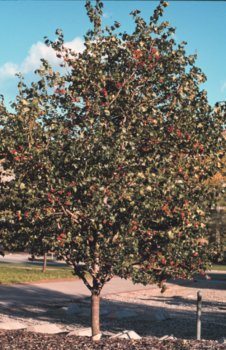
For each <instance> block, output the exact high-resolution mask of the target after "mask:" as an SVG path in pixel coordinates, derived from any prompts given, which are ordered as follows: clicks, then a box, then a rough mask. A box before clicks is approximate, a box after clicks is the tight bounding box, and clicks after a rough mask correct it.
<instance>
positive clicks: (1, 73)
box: [0, 62, 18, 78]
mask: <svg viewBox="0 0 226 350" xmlns="http://www.w3.org/2000/svg"><path fill="white" fill-rule="evenodd" d="M17 72H18V65H17V64H15V63H11V62H8V63H5V64H3V65H2V66H1V67H0V77H2V78H4V77H5V78H8V77H13V76H15V74H16V73H17Z"/></svg>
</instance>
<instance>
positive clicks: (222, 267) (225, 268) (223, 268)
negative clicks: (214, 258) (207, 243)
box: [211, 264, 226, 271]
mask: <svg viewBox="0 0 226 350" xmlns="http://www.w3.org/2000/svg"><path fill="white" fill-rule="evenodd" d="M211 270H218V271H226V265H221V264H217V265H216V264H214V265H213V266H212V269H211Z"/></svg>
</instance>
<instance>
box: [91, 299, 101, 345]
mask: <svg viewBox="0 0 226 350" xmlns="http://www.w3.org/2000/svg"><path fill="white" fill-rule="evenodd" d="M91 319H92V340H100V338H101V334H100V295H99V294H95V293H92V296H91Z"/></svg>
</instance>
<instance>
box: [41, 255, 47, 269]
mask: <svg viewBox="0 0 226 350" xmlns="http://www.w3.org/2000/svg"><path fill="white" fill-rule="evenodd" d="M46 261H47V253H44V256H43V266H42V272H46Z"/></svg>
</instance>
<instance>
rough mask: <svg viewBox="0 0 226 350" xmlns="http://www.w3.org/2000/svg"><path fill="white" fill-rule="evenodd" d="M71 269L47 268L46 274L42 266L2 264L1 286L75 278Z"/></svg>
mask: <svg viewBox="0 0 226 350" xmlns="http://www.w3.org/2000/svg"><path fill="white" fill-rule="evenodd" d="M72 272H73V270H72V268H70V267H67V266H65V267H55V266H54V267H52V266H51V267H50V266H47V270H46V272H45V273H43V272H42V266H35V265H32V264H18V263H17V264H16V263H0V284H10V283H26V282H38V281H44V280H54V279H65V278H72V279H73V278H75V276H73V274H72Z"/></svg>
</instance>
